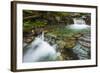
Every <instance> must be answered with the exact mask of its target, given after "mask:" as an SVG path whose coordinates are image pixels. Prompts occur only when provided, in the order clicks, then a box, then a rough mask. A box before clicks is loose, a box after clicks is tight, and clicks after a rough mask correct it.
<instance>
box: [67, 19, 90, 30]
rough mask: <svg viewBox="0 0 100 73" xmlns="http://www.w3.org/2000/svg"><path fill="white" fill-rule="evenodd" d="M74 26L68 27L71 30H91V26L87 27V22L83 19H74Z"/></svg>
mask: <svg viewBox="0 0 100 73" xmlns="http://www.w3.org/2000/svg"><path fill="white" fill-rule="evenodd" d="M73 21H74V24H71V25H68V26H66V27H68V28H70V29H86V28H90V26H89V25H87V24H86V23H85V20H83V19H82V18H73Z"/></svg>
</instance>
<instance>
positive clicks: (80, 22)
mask: <svg viewBox="0 0 100 73" xmlns="http://www.w3.org/2000/svg"><path fill="white" fill-rule="evenodd" d="M73 21H74V24H86V23H85V21H84V20H83V19H77V18H74V19H73Z"/></svg>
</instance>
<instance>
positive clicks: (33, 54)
mask: <svg viewBox="0 0 100 73" xmlns="http://www.w3.org/2000/svg"><path fill="white" fill-rule="evenodd" d="M26 49H27V50H26V51H25V52H24V53H23V62H39V61H54V60H56V59H57V54H58V53H57V52H56V47H55V46H51V45H50V44H49V43H47V42H46V41H44V33H42V35H39V36H38V37H36V38H35V40H34V41H33V42H32V43H31V44H30V45H28V46H27V47H26Z"/></svg>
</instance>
